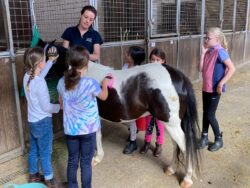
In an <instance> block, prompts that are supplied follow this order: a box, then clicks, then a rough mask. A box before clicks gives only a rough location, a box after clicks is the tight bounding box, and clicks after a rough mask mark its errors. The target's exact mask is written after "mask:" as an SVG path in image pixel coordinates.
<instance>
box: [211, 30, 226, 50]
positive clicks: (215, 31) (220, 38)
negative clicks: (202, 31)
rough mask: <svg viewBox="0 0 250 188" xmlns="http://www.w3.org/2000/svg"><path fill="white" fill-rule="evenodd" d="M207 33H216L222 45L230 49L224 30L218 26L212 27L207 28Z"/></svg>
mask: <svg viewBox="0 0 250 188" xmlns="http://www.w3.org/2000/svg"><path fill="white" fill-rule="evenodd" d="M206 33H211V34H213V35H215V36H216V37H218V39H219V41H220V43H221V46H222V47H223V48H224V49H225V50H228V45H227V40H226V37H225V35H224V33H223V32H222V30H221V29H220V28H218V27H210V28H208V29H207V32H206Z"/></svg>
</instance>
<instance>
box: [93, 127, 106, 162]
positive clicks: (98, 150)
mask: <svg viewBox="0 0 250 188" xmlns="http://www.w3.org/2000/svg"><path fill="white" fill-rule="evenodd" d="M103 157H104V151H103V148H102V132H101V128H100V129H99V130H98V131H97V132H96V153H95V156H94V158H93V160H92V165H93V166H95V165H97V164H98V163H100V162H101V161H102V159H103Z"/></svg>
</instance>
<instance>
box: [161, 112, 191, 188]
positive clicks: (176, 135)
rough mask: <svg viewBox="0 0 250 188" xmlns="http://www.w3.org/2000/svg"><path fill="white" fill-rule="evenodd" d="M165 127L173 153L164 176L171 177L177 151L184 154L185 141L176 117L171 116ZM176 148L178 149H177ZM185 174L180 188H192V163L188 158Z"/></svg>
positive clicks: (174, 167) (173, 171) (174, 168)
mask: <svg viewBox="0 0 250 188" xmlns="http://www.w3.org/2000/svg"><path fill="white" fill-rule="evenodd" d="M165 127H166V129H167V131H168V132H169V135H170V136H171V138H172V142H173V146H174V148H173V149H174V153H173V159H172V162H171V165H170V166H169V167H168V168H167V169H166V171H165V174H167V175H172V174H174V173H175V170H176V157H177V149H178V147H179V148H180V150H181V152H182V153H183V154H186V140H185V134H184V132H183V130H182V128H181V122H180V119H179V117H178V116H175V115H172V116H170V119H169V123H165ZM177 146H178V147H177ZM186 164H187V166H186V168H185V170H186V172H185V177H184V179H183V180H182V182H181V184H180V186H181V187H182V188H189V187H191V186H192V184H193V181H192V179H191V178H192V162H191V159H190V158H189V159H188V161H186Z"/></svg>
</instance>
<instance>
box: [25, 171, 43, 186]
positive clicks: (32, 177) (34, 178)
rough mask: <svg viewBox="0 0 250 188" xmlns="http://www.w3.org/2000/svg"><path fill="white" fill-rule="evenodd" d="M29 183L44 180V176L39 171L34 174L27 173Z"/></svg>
mask: <svg viewBox="0 0 250 188" xmlns="http://www.w3.org/2000/svg"><path fill="white" fill-rule="evenodd" d="M28 182H29V183H32V182H34V183H35V182H44V176H43V175H41V174H40V173H39V172H37V173H35V174H30V175H29V180H28Z"/></svg>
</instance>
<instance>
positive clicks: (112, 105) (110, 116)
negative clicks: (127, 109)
mask: <svg viewBox="0 0 250 188" xmlns="http://www.w3.org/2000/svg"><path fill="white" fill-rule="evenodd" d="M97 103H98V109H99V114H100V116H101V117H102V118H104V119H106V120H110V121H113V122H120V121H121V118H122V116H123V112H124V108H123V105H122V103H121V101H120V98H119V96H118V94H117V91H116V90H115V89H113V88H108V98H107V99H106V100H105V101H102V100H99V99H98V98H97Z"/></svg>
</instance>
